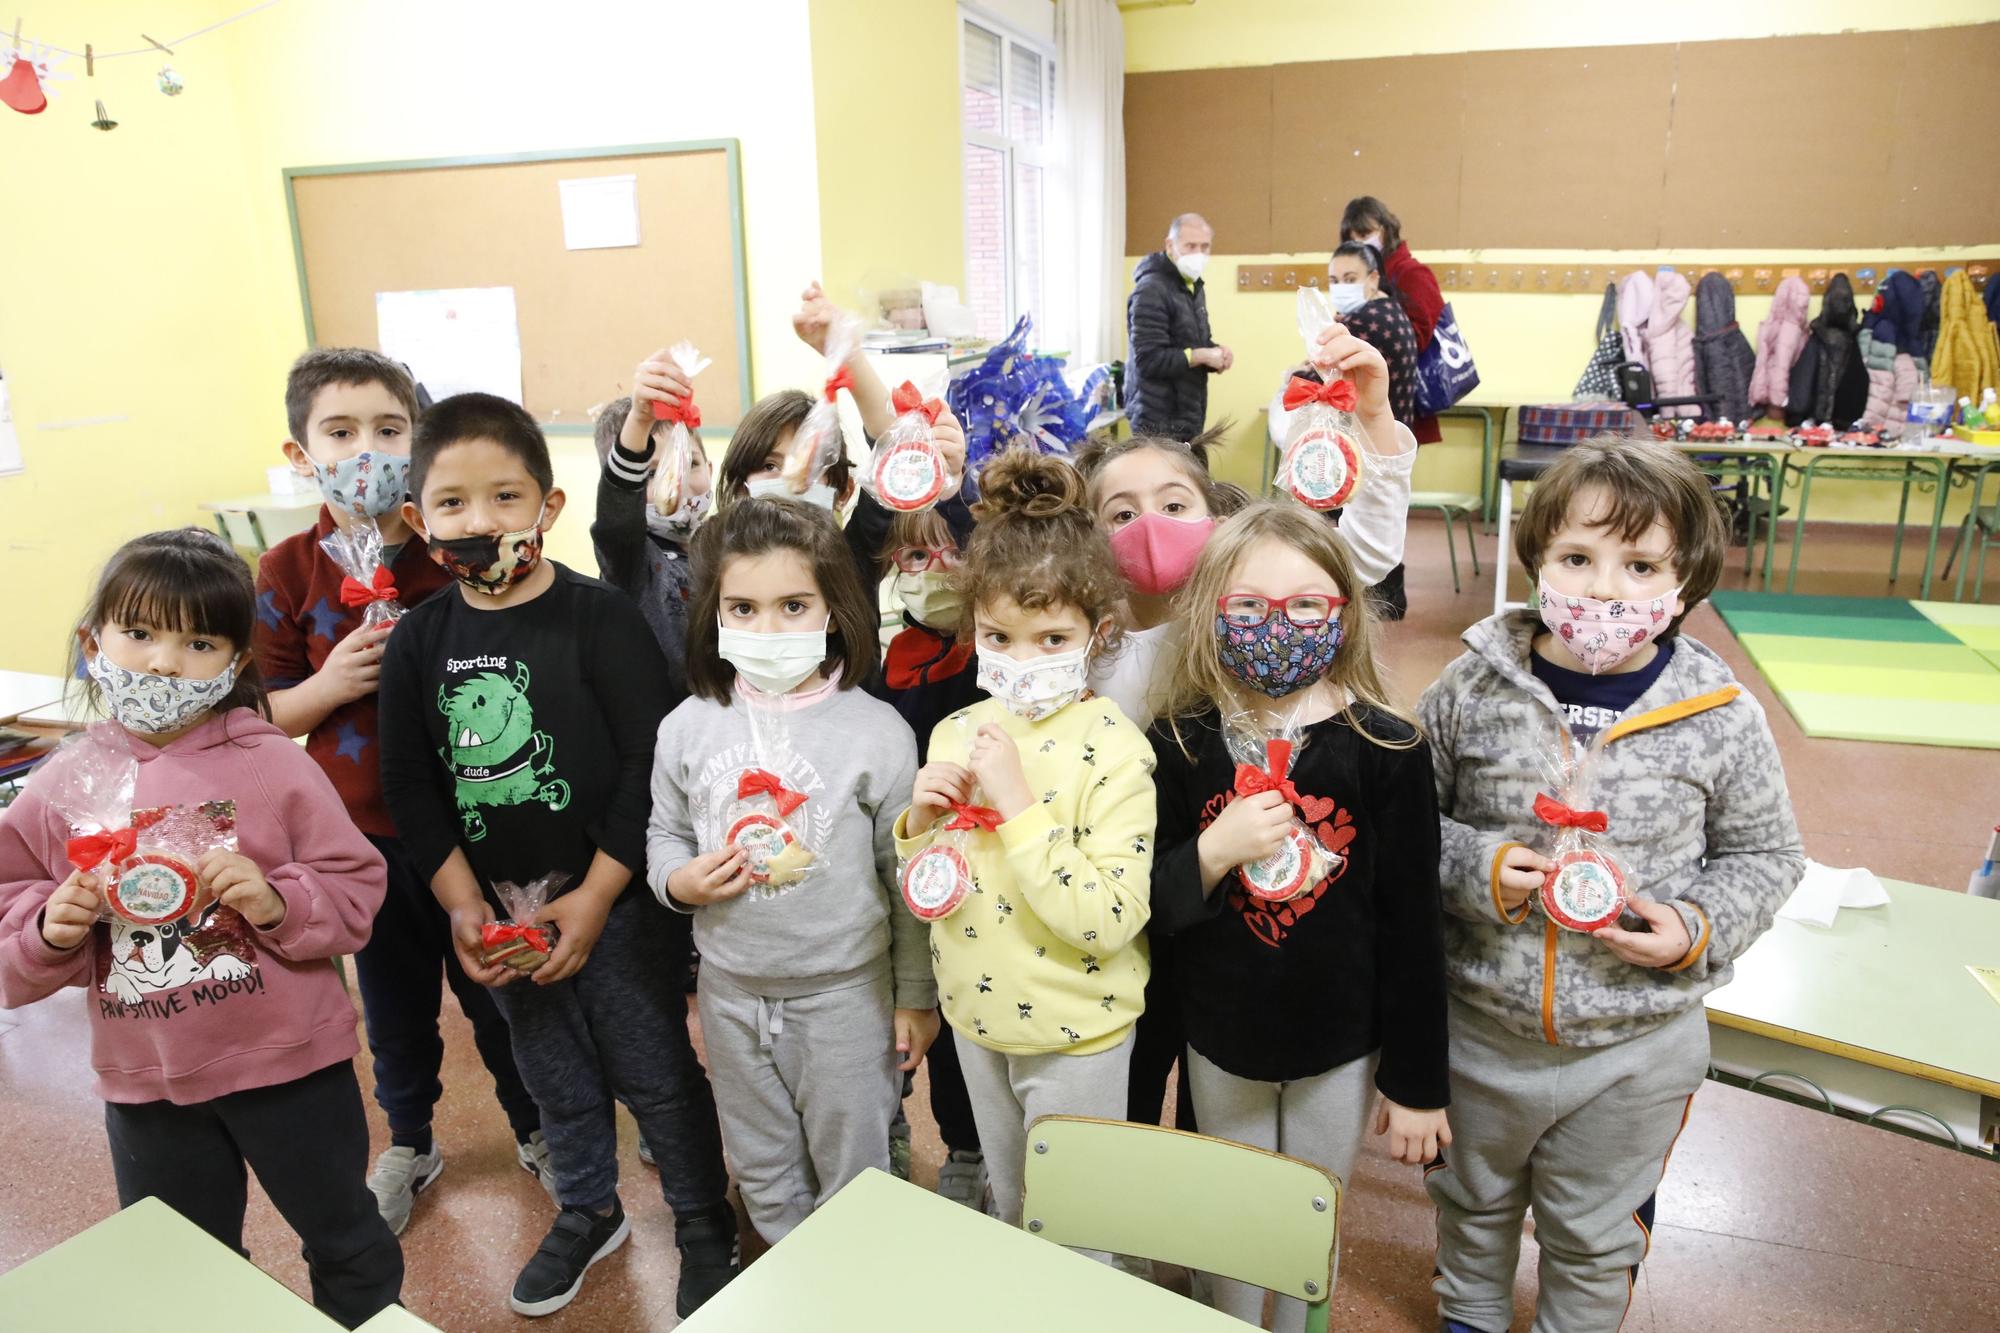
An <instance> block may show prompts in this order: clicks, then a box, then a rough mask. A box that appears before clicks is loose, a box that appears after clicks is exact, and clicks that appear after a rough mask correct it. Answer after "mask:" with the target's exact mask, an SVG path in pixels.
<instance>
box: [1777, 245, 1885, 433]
mask: <svg viewBox="0 0 2000 1333" xmlns="http://www.w3.org/2000/svg"><path fill="white" fill-rule="evenodd" d="M1859 327H1860V321H1859V320H1858V319H1857V318H1856V317H1855V313H1854V286H1853V284H1852V283H1850V282H1848V280H1847V275H1846V274H1845V273H1836V274H1834V275H1833V279H1832V280H1831V281H1830V282H1828V283H1827V284H1826V297H1825V299H1823V300H1822V301H1821V302H1820V305H1819V317H1818V318H1817V319H1815V320H1813V322H1812V335H1811V336H1810V337H1808V338H1807V339H1806V345H1805V350H1804V351H1802V352H1800V353H1799V359H1798V364H1796V365H1794V366H1793V367H1792V383H1791V391H1790V393H1789V395H1788V401H1787V403H1786V406H1785V423H1786V424H1787V425H1791V426H1798V425H1803V424H1804V423H1805V422H1808V421H1817V422H1819V423H1820V424H1822V425H1827V426H1832V427H1834V428H1835V429H1836V430H1846V429H1847V428H1848V427H1850V426H1852V425H1853V424H1854V423H1855V422H1857V421H1859V420H1860V419H1861V414H1862V413H1863V412H1866V411H1867V410H1868V370H1867V368H1866V367H1865V366H1863V365H1862V363H1861V355H1860V353H1859V352H1858V351H1857V350H1856V348H1855V342H1854V335H1855V333H1856V332H1857V331H1858V330H1859Z"/></svg>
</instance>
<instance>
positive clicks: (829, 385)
mask: <svg viewBox="0 0 2000 1333" xmlns="http://www.w3.org/2000/svg"><path fill="white" fill-rule="evenodd" d="M842 389H845V390H847V391H848V392H849V393H853V392H854V372H853V371H852V370H850V369H848V368H847V367H846V366H842V367H841V368H840V369H839V370H836V371H834V372H833V377H832V378H831V379H829V380H827V382H826V401H828V402H829V403H830V402H832V401H833V396H834V395H835V394H837V393H839V392H840V391H841V390H842Z"/></svg>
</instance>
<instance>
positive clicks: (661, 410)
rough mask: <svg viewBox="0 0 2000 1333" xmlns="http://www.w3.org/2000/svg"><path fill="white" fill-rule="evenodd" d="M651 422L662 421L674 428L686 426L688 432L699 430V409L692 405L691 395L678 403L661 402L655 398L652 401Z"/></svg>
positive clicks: (692, 398)
mask: <svg viewBox="0 0 2000 1333" xmlns="http://www.w3.org/2000/svg"><path fill="white" fill-rule="evenodd" d="M653 420H655V421H664V422H666V423H668V424H669V425H674V426H686V427H687V428H688V429H689V430H700V429H701V409H700V408H698V407H696V406H695V405H694V397H693V395H689V396H688V397H686V398H684V399H682V400H681V401H680V402H678V403H668V402H663V401H661V400H660V399H658V398H655V399H654V400H653Z"/></svg>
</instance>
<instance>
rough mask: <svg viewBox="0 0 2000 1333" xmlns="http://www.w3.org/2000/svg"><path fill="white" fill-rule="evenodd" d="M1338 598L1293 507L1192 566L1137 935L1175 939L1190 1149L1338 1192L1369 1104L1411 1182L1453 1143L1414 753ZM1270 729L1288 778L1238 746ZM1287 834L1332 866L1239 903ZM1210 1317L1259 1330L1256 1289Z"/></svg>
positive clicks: (1264, 515)
mask: <svg viewBox="0 0 2000 1333" xmlns="http://www.w3.org/2000/svg"><path fill="white" fill-rule="evenodd" d="M1354 586H1355V583H1354V566H1353V560H1352V559H1351V558H1350V557H1349V555H1348V553H1347V548H1346V546H1345V545H1343V544H1342V542H1341V540H1340V538H1339V537H1338V536H1336V535H1335V533H1334V531H1333V529H1332V527H1331V526H1330V525H1329V524H1328V523H1326V521H1325V520H1323V519H1321V518H1320V517H1319V516H1318V515H1316V514H1313V513H1312V512H1310V511H1309V510H1307V509H1305V508H1304V507H1303V506H1300V505H1295V504H1292V503H1291V502H1289V501H1283V502H1279V503H1275V504H1274V503H1262V504H1257V505H1253V506H1252V507H1251V508H1249V509H1248V510H1246V511H1244V512H1243V513H1240V514H1238V515H1236V516H1235V517H1234V518H1231V519H1230V520H1229V521H1228V522H1226V523H1224V524H1223V525H1222V526H1221V527H1219V528H1217V529H1216V531H1215V535H1214V537H1212V538H1211V539H1210V540H1209V543H1208V545H1207V547H1206V548H1204V549H1203V551H1202V554H1201V559H1200V561H1199V562H1198V563H1197V564H1196V565H1195V568H1194V575H1193V578H1192V580H1191V581H1190V582H1189V584H1188V587H1187V594H1186V596H1185V598H1184V599H1183V608H1182V611H1181V613H1180V619H1181V621H1182V626H1183V629H1182V632H1181V633H1180V635H1178V636H1177V637H1178V641H1179V647H1178V648H1177V650H1176V653H1175V656H1174V658H1173V659H1172V660H1171V661H1170V662H1169V663H1168V664H1167V665H1168V667H1169V670H1170V673H1171V679H1172V681H1173V690H1172V692H1171V694H1170V696H1169V698H1168V701H1167V702H1168V708H1167V713H1166V716H1165V717H1164V718H1162V719H1161V720H1160V721H1159V722H1156V723H1155V724H1154V725H1153V729H1152V742H1153V753H1154V755H1155V757H1156V758H1157V760H1158V764H1159V769H1158V776H1157V781H1158V784H1159V792H1160V834H1159V843H1158V850H1157V852H1156V854H1155V857H1154V860H1153V930H1154V933H1155V938H1156V940H1157V937H1158V936H1159V935H1170V936H1172V937H1173V942H1174V956H1175V968H1174V971H1173V973H1172V984H1173V989H1174V991H1175V992H1176V993H1175V994H1173V995H1172V996H1168V997H1163V1002H1164V1003H1166V1004H1168V1005H1171V1006H1172V1007H1173V1008H1175V1009H1176V1010H1177V1011H1178V1013H1179V1014H1180V1015H1181V1017H1182V1019H1183V1021H1184V1022H1185V1024H1186V1027H1187V1034H1188V1055H1187V1062H1186V1066H1185V1068H1186V1070H1187V1075H1188V1081H1189V1082H1190V1083H1192V1084H1193V1086H1194V1098H1195V1105H1196V1106H1197V1107H1199V1108H1200V1111H1201V1127H1202V1131H1203V1132H1204V1133H1208V1134H1213V1135H1215V1136H1217V1137H1219V1138H1226V1139H1234V1140H1235V1141H1237V1142H1238V1143H1247V1144H1250V1145H1252V1146H1253V1147H1258V1148H1263V1149H1266V1150H1268V1151H1271V1152H1281V1153H1285V1154H1286V1155H1288V1156H1291V1157H1299V1158H1303V1159H1305V1160H1307V1161H1310V1162H1316V1163H1318V1164H1319V1165H1321V1166H1324V1167H1326V1168H1327V1169H1328V1170H1329V1171H1332V1172H1333V1173H1334V1174H1335V1175H1337V1176H1339V1177H1340V1178H1341V1179H1342V1180H1343V1181H1347V1180H1349V1179H1351V1177H1350V1175H1349V1172H1350V1171H1351V1169H1352V1167H1353V1165H1354V1154H1355V1151H1356V1149H1358V1148H1359V1147H1360V1145H1361V1137H1362V1134H1363V1132H1364V1130H1365V1128H1366V1126H1367V1123H1368V1109H1369V1102H1370V1100H1371V1097H1370V1092H1371V1084H1372V1085H1373V1088H1374V1089H1379V1091H1380V1097H1379V1100H1378V1101H1377V1107H1376V1111H1375V1131H1376V1133H1378V1134H1380V1133H1385V1132H1386V1133H1387V1134H1388V1135H1389V1139H1390V1143H1389V1151H1390V1155H1391V1156H1392V1157H1394V1158H1395V1159H1396V1160H1398V1161H1400V1162H1405V1163H1408V1164H1409V1165H1411V1166H1417V1165H1421V1164H1422V1163H1424V1162H1427V1161H1429V1160H1431V1158H1432V1157H1434V1156H1436V1154H1437V1149H1438V1145H1439V1144H1441V1143H1448V1142H1450V1139H1451V1134H1450V1131H1449V1129H1448V1128H1447V1127H1446V1124H1445V1113H1444V1111H1443V1110H1442V1109H1441V1108H1442V1107H1443V1106H1444V1105H1445V1103H1446V1101H1447V1100H1448V1099H1449V1096H1448V1088H1447V1083H1446V1077H1445V1000H1444V944H1443V935H1442V931H1443V927H1442V925H1441V922H1440V914H1439V910H1438V882H1437V836H1436V834H1435V832H1434V830H1435V829H1436V827H1437V798H1436V795H1435V793H1434V792H1433V791H1432V788H1431V762H1430V751H1429V749H1428V748H1427V747H1426V746H1425V745H1424V741H1423V738H1422V737H1421V736H1419V735H1418V734H1417V731H1416V728H1415V727H1414V726H1412V725H1411V723H1410V722H1409V721H1408V720H1407V719H1406V718H1405V717H1404V715H1403V714H1402V713H1401V712H1400V711H1399V710H1398V709H1397V708H1396V706H1395V705H1394V704H1393V703H1392V702H1391V701H1390V695H1389V692H1388V690H1387V688H1386V687H1385V686H1384V684H1383V681H1382V677H1381V673H1380V671H1379V670H1378V668H1377V666H1376V661H1375V643H1374V639H1375V635H1376V633H1377V631H1376V628H1375V625H1374V624H1373V621H1372V619H1371V617H1370V616H1369V613H1368V611H1367V609H1366V608H1365V607H1364V606H1363V605H1362V604H1361V603H1360V602H1359V601H1358V600H1350V598H1349V593H1348V590H1349V589H1351V588H1353V587H1354ZM1236 714H1242V715H1247V720H1248V721H1249V722H1250V723H1251V725H1249V726H1245V725H1243V722H1244V720H1246V719H1242V718H1238V717H1233V716H1232V715H1236ZM1286 725H1290V726H1292V727H1296V728H1297V729H1298V735H1297V742H1296V743H1297V746H1298V748H1297V749H1296V750H1295V751H1294V753H1293V755H1292V757H1291V763H1290V768H1289V776H1288V775H1287V773H1286V772H1283V771H1276V772H1274V771H1272V770H1271V769H1270V768H1269V767H1268V761H1267V758H1266V756H1267V754H1268V752H1267V751H1266V750H1265V749H1264V747H1263V745H1262V743H1261V740H1259V739H1257V738H1258V737H1259V736H1260V735H1268V734H1270V733H1271V732H1273V731H1275V730H1277V729H1278V728H1280V727H1284V726H1286ZM1232 732H1236V733H1237V736H1236V737H1235V740H1236V744H1235V745H1233V746H1232V744H1231V741H1232V734H1231V733H1232ZM1245 735H1247V736H1248V737H1249V738H1250V739H1249V740H1248V741H1247V743H1246V741H1245V740H1244V739H1243V737H1244V736H1245ZM1246 760H1248V761H1250V767H1251V769H1252V770H1263V771H1264V773H1265V775H1266V777H1268V778H1269V779H1271V780H1268V781H1267V780H1265V779H1264V778H1258V777H1256V776H1254V773H1246V771H1245V770H1244V769H1243V768H1242V767H1241V766H1240V765H1241V764H1242V763H1243V762H1244V761H1246ZM1279 781H1284V782H1289V784H1290V790H1286V789H1284V788H1282V787H1279V786H1278V785H1277V783H1278V782H1279ZM1295 820H1299V821H1303V822H1304V824H1305V826H1306V828H1307V830H1308V831H1309V833H1310V834H1311V836H1312V837H1314V838H1315V839H1317V840H1318V842H1319V844H1320V846H1321V847H1323V848H1325V849H1326V850H1327V851H1328V852H1331V853H1333V854H1335V855H1337V856H1339V857H1340V858H1342V859H1341V860H1340V861H1339V863H1338V864H1336V865H1334V866H1333V867H1332V868H1331V869H1330V870H1329V872H1328V873H1327V875H1326V877H1325V878H1324V879H1322V880H1321V881H1320V882H1318V883H1317V884H1313V885H1310V886H1309V887H1307V888H1306V889H1305V891H1304V892H1303V893H1302V894H1301V895H1300V896H1298V897H1295V898H1292V899H1290V900H1288V901H1284V902H1273V901H1269V900H1266V899H1262V898H1257V897H1253V896H1251V895H1250V894H1248V893H1247V892H1245V890H1244V887H1243V885H1242V884H1241V883H1240V882H1239V880H1238V878H1237V874H1236V870H1237V867H1239V866H1242V865H1245V864H1248V863H1250V862H1254V861H1257V860H1259V859H1261V858H1263V857H1266V856H1269V855H1272V854H1274V853H1276V852H1277V851H1278V850H1279V849H1280V848H1281V847H1282V846H1283V845H1284V840H1285V837H1286V835H1287V834H1288V833H1289V832H1290V831H1291V830H1292V828H1293V826H1294V821H1295ZM1216 1295H1217V1298H1218V1299H1217V1302H1216V1303H1217V1308H1219V1309H1221V1310H1222V1311H1224V1312H1225V1313H1227V1314H1230V1315H1233V1316H1235V1317H1236V1318H1238V1319H1243V1320H1246V1321H1248V1322H1250V1323H1253V1324H1254V1323H1257V1322H1259V1320H1260V1319H1261V1317H1262V1314H1263V1309H1264V1292H1263V1290H1262V1289H1261V1288H1257V1287H1250V1286H1246V1285H1244V1284H1243V1283H1240V1282H1231V1281H1226V1280H1218V1282H1217V1290H1216ZM1277 1327H1278V1328H1280V1329H1294V1330H1296V1329H1302V1328H1304V1327H1305V1305H1304V1303H1303V1302H1300V1301H1297V1300H1293V1299H1291V1298H1289V1297H1281V1298H1280V1299H1279V1302H1278V1317H1277Z"/></svg>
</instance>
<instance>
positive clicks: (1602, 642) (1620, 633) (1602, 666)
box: [1541, 578, 1681, 676]
mask: <svg viewBox="0 0 2000 1333" xmlns="http://www.w3.org/2000/svg"><path fill="white" fill-rule="evenodd" d="M1680 595H1681V590H1680V589H1679V588H1669V589H1668V590H1667V591H1666V592H1665V593H1663V594H1661V595H1660V596H1658V597H1653V598H1649V599H1648V600H1646V601H1643V602H1605V601H1599V600H1598V599H1597V598H1595V597H1566V596H1564V595H1563V594H1562V593H1559V592H1557V591H1556V590H1555V589H1554V588H1551V587H1550V586H1549V581H1548V579H1547V578H1543V579H1542V585H1541V602H1542V623H1543V624H1544V625H1547V626H1548V627H1549V632H1550V633H1551V634H1553V635H1555V636H1556V637H1557V638H1559V639H1561V640H1562V643H1563V647H1565V648H1567V649H1569V652H1570V656H1572V657H1574V658H1575V659H1576V660H1577V661H1579V662H1581V663H1583V665H1584V669H1585V670H1587V671H1588V672H1590V674H1591V675H1593V676H1595V675H1597V674H1598V673H1599V672H1601V671H1612V670H1615V669H1617V667H1618V665H1619V663H1621V662H1624V661H1627V660H1628V659H1630V658H1631V656H1632V654H1634V653H1636V652H1638V651H1639V650H1640V649H1641V648H1643V647H1645V646H1646V645H1647V643H1649V642H1651V641H1652V640H1654V639H1657V638H1659V636H1660V634H1661V633H1662V632H1663V631H1664V630H1665V629H1666V627H1667V624H1668V622H1669V621H1671V620H1672V619H1673V617H1674V599H1675V598H1676V597H1679V596H1680Z"/></svg>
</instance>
